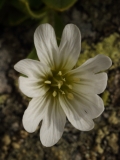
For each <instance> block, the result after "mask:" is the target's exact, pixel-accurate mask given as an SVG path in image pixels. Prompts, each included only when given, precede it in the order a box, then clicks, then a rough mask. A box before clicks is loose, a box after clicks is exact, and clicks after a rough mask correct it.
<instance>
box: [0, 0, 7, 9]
mask: <svg viewBox="0 0 120 160" xmlns="http://www.w3.org/2000/svg"><path fill="white" fill-rule="evenodd" d="M5 1H6V0H0V9H1V8H2V7H3V5H4V3H5Z"/></svg>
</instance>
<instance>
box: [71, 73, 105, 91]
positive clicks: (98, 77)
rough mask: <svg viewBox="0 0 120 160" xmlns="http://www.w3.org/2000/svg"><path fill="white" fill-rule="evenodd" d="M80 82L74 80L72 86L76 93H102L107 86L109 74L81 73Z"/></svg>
mask: <svg viewBox="0 0 120 160" xmlns="http://www.w3.org/2000/svg"><path fill="white" fill-rule="evenodd" d="M79 75H80V76H78V77H76V78H79V77H81V78H80V80H79V82H74V83H73V85H72V87H73V90H74V91H75V92H76V93H85V94H94V93H95V94H100V93H102V92H103V91H104V90H105V88H106V86H107V74H106V73H99V74H87V73H86V74H84V75H82V74H79Z"/></svg>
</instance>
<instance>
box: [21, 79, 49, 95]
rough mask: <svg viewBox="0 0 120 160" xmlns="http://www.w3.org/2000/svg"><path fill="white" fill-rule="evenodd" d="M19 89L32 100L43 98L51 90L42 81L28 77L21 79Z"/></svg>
mask: <svg viewBox="0 0 120 160" xmlns="http://www.w3.org/2000/svg"><path fill="white" fill-rule="evenodd" d="M19 88H20V90H21V91H22V92H23V93H24V94H25V95H26V96H28V97H31V98H33V97H40V96H43V95H44V94H45V93H46V92H47V91H48V90H49V88H47V86H45V85H44V82H43V81H40V79H32V78H26V77H19Z"/></svg>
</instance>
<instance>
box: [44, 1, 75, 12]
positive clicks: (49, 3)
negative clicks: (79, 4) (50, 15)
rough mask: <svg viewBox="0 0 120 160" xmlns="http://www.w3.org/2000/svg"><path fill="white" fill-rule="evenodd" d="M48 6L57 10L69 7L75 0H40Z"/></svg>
mask: <svg viewBox="0 0 120 160" xmlns="http://www.w3.org/2000/svg"><path fill="white" fill-rule="evenodd" d="M42 1H43V2H44V3H45V4H46V5H47V6H49V7H50V8H54V9H55V10H58V11H64V10H67V9H69V8H70V7H71V6H73V5H74V3H75V2H76V1H77V0H42Z"/></svg>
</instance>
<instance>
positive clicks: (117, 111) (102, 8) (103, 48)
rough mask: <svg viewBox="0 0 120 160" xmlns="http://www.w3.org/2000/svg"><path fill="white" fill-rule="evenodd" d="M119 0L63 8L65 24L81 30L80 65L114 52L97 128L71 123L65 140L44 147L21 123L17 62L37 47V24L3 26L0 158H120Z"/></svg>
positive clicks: (24, 100)
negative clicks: (15, 65) (85, 129)
mask: <svg viewBox="0 0 120 160" xmlns="http://www.w3.org/2000/svg"><path fill="white" fill-rule="evenodd" d="M119 15H120V1H118V0H116V1H114V0H104V1H100V0H96V1H94V0H91V1H88V0H86V1H84V0H80V1H78V2H77V3H76V5H75V6H73V7H72V8H71V9H69V10H68V11H66V12H65V13H64V21H65V22H66V23H74V24H76V25H77V26H78V27H79V28H80V29H81V34H82V54H81V56H80V59H79V61H78V65H80V64H81V63H82V62H83V61H85V60H86V59H88V58H89V57H92V56H95V55H97V54H98V53H102V54H105V55H108V56H110V57H111V59H112V61H113V66H112V67H111V69H110V70H109V71H108V75H109V81H108V87H107V89H106V91H105V92H104V94H102V95H101V96H102V98H103V100H104V103H105V111H104V113H103V114H102V115H101V116H100V117H99V118H97V119H95V124H96V125H95V128H94V129H93V130H91V131H89V132H81V131H79V130H77V129H75V128H74V127H73V126H72V125H71V124H70V123H69V122H67V124H66V127H65V130H64V133H63V136H62V138H61V140H60V141H59V142H58V143H57V144H56V145H55V146H53V147H50V148H46V147H43V146H42V145H41V142H40V140H39V127H38V129H37V131H36V132H35V133H33V134H29V133H27V132H26V131H25V130H24V128H23V126H22V115H23V113H24V110H25V109H26V107H27V105H28V102H29V99H28V98H27V97H26V96H24V95H23V94H22V93H21V92H20V91H19V89H18V83H17V79H18V76H19V74H18V73H17V72H16V71H15V70H14V69H13V66H14V64H15V63H16V62H18V61H19V60H20V59H23V58H26V56H27V55H28V53H29V52H30V51H31V49H32V47H33V33H34V30H35V26H33V25H31V26H29V27H28V26H22V25H21V26H17V27H12V28H10V27H3V26H2V25H1V26H0V160H23V159H24V160H119V159H120V18H119Z"/></svg>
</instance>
